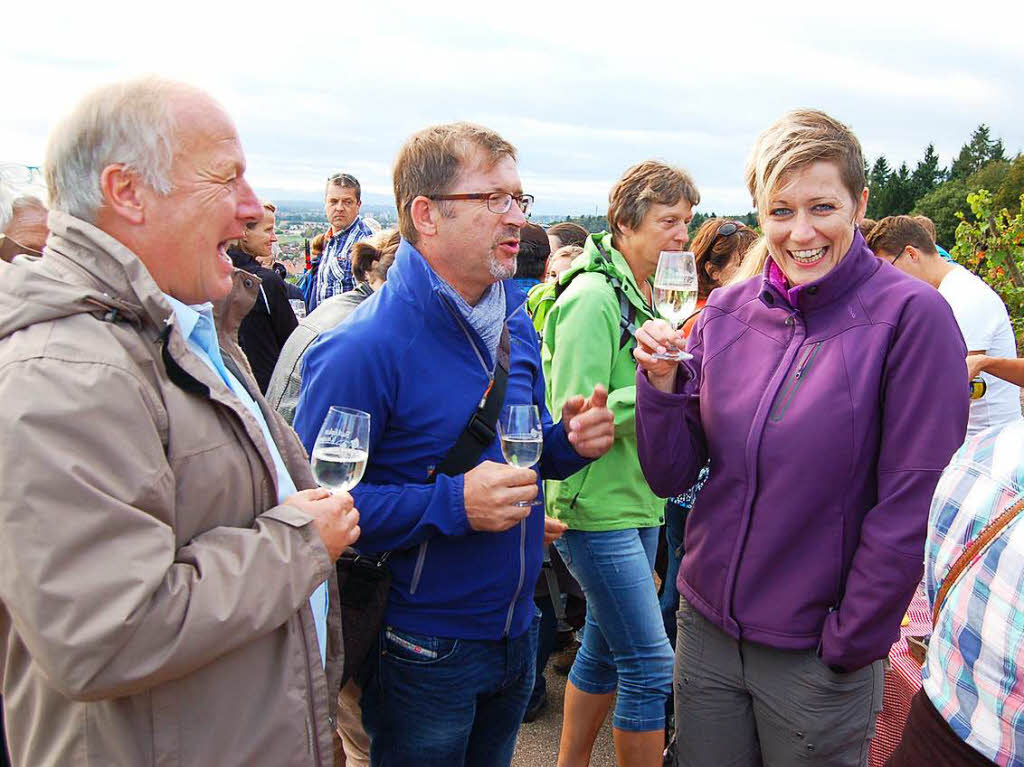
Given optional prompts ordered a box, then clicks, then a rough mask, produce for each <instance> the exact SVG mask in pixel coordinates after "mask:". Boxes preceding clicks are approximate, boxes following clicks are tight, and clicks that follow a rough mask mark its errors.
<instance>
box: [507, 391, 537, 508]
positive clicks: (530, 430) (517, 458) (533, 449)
mask: <svg viewBox="0 0 1024 767" xmlns="http://www.w3.org/2000/svg"><path fill="white" fill-rule="evenodd" d="M498 436H499V438H500V440H501V454H502V455H503V456H505V462H506V463H507V464H509V465H510V466H515V467H517V468H521V469H528V468H530V467H531V466H533V465H535V464H536V463H537V461H539V460H540V456H541V453H542V452H543V450H544V431H543V429H542V428H541V423H540V411H539V410H538V409H537V406H536V405H507V406H506V407H505V408H504V409H503V410H502V411H501V417H500V418H499V419H498ZM539 505H540V501H539V500H538V501H519V502H517V503H516V506H539Z"/></svg>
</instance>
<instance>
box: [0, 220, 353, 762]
mask: <svg viewBox="0 0 1024 767" xmlns="http://www.w3.org/2000/svg"><path fill="white" fill-rule="evenodd" d="M50 229H51V231H52V234H51V236H50V239H49V241H48V242H47V247H46V255H45V257H44V258H42V259H40V260H38V261H36V262H34V263H31V264H28V265H26V264H24V263H20V264H0V434H2V435H3V437H2V439H3V449H2V450H0V661H2V666H0V682H2V690H3V701H4V709H5V712H4V713H5V716H6V720H7V736H8V738H9V740H10V749H11V756H12V757H13V760H14V764H15V765H19V766H21V765H25V766H27V767H42V766H45V765H61V767H65V766H70V765H103V766H104V767H106V766H107V765H124V767H140V766H141V765H161V767H162V766H163V765H190V766H191V765H203V766H209V767H228V766H229V765H268V767H282V766H284V765H303V766H306V765H314V766H315V767H327V766H328V765H331V764H333V746H332V740H331V731H332V729H333V702H334V701H335V699H336V696H337V692H338V688H339V681H340V676H341V652H340V648H341V628H340V626H341V624H340V618H339V614H338V609H337V608H338V605H339V603H340V602H339V598H338V589H337V580H336V578H335V576H334V574H333V573H334V568H333V567H332V565H331V561H330V559H329V557H328V555H327V551H326V549H325V548H324V546H323V544H322V542H321V541H320V538H319V536H318V535H317V533H316V529H315V526H314V525H312V524H311V523H310V519H309V517H308V516H307V515H306V514H304V513H303V512H301V511H299V510H298V509H296V508H293V507H289V506H279V505H278V503H277V487H276V484H277V479H276V472H275V470H274V465H273V461H272V459H271V456H270V453H269V452H268V449H267V445H266V442H265V440H264V438H263V436H262V431H261V429H260V427H259V425H258V423H257V421H256V419H255V418H253V416H252V414H251V413H250V412H249V411H248V410H247V409H246V408H245V406H244V405H243V404H242V403H241V402H240V401H239V400H238V399H237V398H236V397H234V396H233V395H232V394H231V392H230V391H229V390H228V389H227V387H225V386H224V385H223V383H222V382H221V381H220V378H219V377H218V376H217V375H216V374H214V373H213V372H212V371H211V370H210V369H209V368H208V367H207V366H206V365H205V364H204V363H203V361H202V360H201V359H199V358H198V357H197V356H196V355H195V354H193V353H192V352H191V351H190V350H189V349H188V347H187V345H186V342H185V339H184V338H183V337H182V335H181V333H180V332H179V331H178V329H177V328H176V327H175V320H174V315H173V312H172V310H171V307H170V305H169V304H168V303H167V301H166V300H165V299H164V298H163V296H162V294H161V292H160V290H159V289H158V288H157V286H156V284H155V283H154V282H153V280H152V278H151V277H150V276H149V273H148V272H147V270H146V269H145V268H144V267H143V265H142V263H141V262H140V261H139V260H138V259H137V258H136V257H135V256H134V255H133V254H132V253H131V252H130V251H128V250H127V249H126V248H125V247H124V246H122V245H121V244H120V243H119V242H117V241H116V240H114V239H113V238H111V237H109V236H108V235H106V234H104V233H103V232H101V231H100V230H98V229H96V228H95V227H92V226H90V225H88V224H85V223H83V222H82V221H79V220H77V219H75V218H72V217H70V216H67V215H64V214H59V213H55V214H51V216H50ZM256 285H257V283H256V281H255V280H254V279H253V277H252V275H249V274H245V273H238V274H236V275H235V290H234V291H233V292H232V295H231V297H230V298H229V299H228V305H227V306H226V307H221V309H222V311H221V312H220V317H221V321H222V322H224V324H225V327H224V328H221V329H220V330H221V334H222V335H221V345H222V348H223V349H224V353H225V360H226V362H227V363H228V364H229V366H232V365H233V366H234V367H235V368H236V369H237V370H238V375H239V376H240V377H241V380H243V381H244V382H245V383H246V385H247V387H248V388H249V390H250V392H252V394H253V397H254V399H255V400H256V401H257V402H259V403H260V406H261V408H262V409H263V413H264V416H265V417H266V420H267V422H268V423H269V425H270V429H271V433H272V434H273V436H274V441H275V442H276V444H277V445H278V447H279V449H280V452H281V454H282V456H283V458H284V460H285V462H286V464H287V466H288V469H289V471H290V472H291V475H292V477H293V479H294V481H295V484H296V486H297V487H299V488H304V487H311V486H312V485H313V484H314V482H313V478H312V476H311V474H310V470H309V465H308V463H307V459H306V454H305V452H304V450H303V448H302V445H301V444H300V443H299V441H298V438H297V437H296V436H295V434H294V432H292V430H291V429H290V428H288V427H287V425H285V423H284V421H282V420H281V418H280V417H278V416H277V415H276V413H274V411H273V410H272V409H270V408H269V407H267V406H266V403H264V402H263V400H262V398H261V397H260V395H259V391H258V389H257V388H256V383H255V381H253V380H252V376H251V374H250V373H249V372H248V370H247V368H246V367H245V363H244V361H243V360H242V358H241V354H240V351H239V350H238V347H237V344H235V343H234V341H233V340H232V339H233V337H234V334H235V332H236V329H237V320H238V318H240V317H241V316H244V314H245V311H246V310H247V309H248V308H249V307H250V306H251V305H252V302H253V300H254V297H255V289H256ZM231 318H234V320H235V324H236V326H235V327H229V326H228V324H229V321H230V319H231ZM162 332H166V333H168V334H169V336H168V337H167V342H166V345H165V344H164V343H163V342H162V341H161V334H162ZM172 375H173V376H174V377H175V379H176V381H177V382H175V381H172V379H171V376H172ZM183 387H184V388H183ZM325 579H330V604H331V612H330V616H329V629H328V636H329V640H328V645H329V646H328V664H327V673H326V674H325V672H324V669H323V667H322V666H321V659H320V653H319V649H318V644H317V638H316V632H315V628H314V624H313V617H312V613H311V611H310V609H309V606H308V602H307V600H308V597H309V596H310V594H311V593H312V592H313V590H314V589H315V588H316V586H317V585H318V584H319V583H321V582H322V581H324V580H325Z"/></svg>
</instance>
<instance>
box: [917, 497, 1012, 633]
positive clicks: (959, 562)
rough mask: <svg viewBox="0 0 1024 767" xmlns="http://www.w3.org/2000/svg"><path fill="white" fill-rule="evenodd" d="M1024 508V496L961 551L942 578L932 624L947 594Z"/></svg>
mask: <svg viewBox="0 0 1024 767" xmlns="http://www.w3.org/2000/svg"><path fill="white" fill-rule="evenodd" d="M1022 509H1024V498H1021V499H1020V500H1018V501H1017V502H1016V503H1015V504H1013V505H1012V506H1011V507H1010V508H1008V509H1007V510H1006V511H1004V512H1003V513H1002V514H1000V515H999V516H998V517H996V518H995V519H993V520H992V521H991V522H989V523H988V524H987V525H985V527H984V528H982V531H981V532H980V533H978V535H977V536H976V537H975V538H974V540H972V541H971V542H970V543H969V544H968V546H967V548H965V549H964V550H963V552H961V554H960V556H959V557H957V559H956V561H955V562H954V563H953V566H952V567H951V568H949V572H947V573H946V577H945V578H943V579H942V583H941V584H939V590H938V593H937V594H936V596H935V606H934V607H933V608H932V626H935V625H937V624H938V622H939V611H940V610H942V605H943V603H945V601H946V596H947V595H948V594H949V592H950V590H951V589H952V588H953V586H955V585H956V582H957V581H958V580H960V577H961V576H962V575H963V574H964V572H965V571H966V570H967V568H968V566H970V564H971V562H973V561H974V560H975V559H976V558H977V557H978V556H980V555H981V553H982V551H983V550H984V549H985V548H987V547H988V545H989V544H990V543H992V541H993V540H994V539H995V537H996V536H997V535H999V533H1001V532H1002V531H1003V530H1004V529H1005V528H1006V526H1007V525H1008V524H1010V523H1011V522H1012V521H1013V520H1014V519H1015V518H1016V517H1017V515H1018V514H1020V512H1021V510H1022Z"/></svg>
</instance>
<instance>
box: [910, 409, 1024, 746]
mask: <svg viewBox="0 0 1024 767" xmlns="http://www.w3.org/2000/svg"><path fill="white" fill-rule="evenodd" d="M1022 496H1024V422H1021V421H1018V422H1016V423H1012V424H1010V425H1009V426H1006V427H1004V428H1002V429H990V430H987V431H985V432H982V433H981V434H979V435H978V436H977V437H975V438H973V439H971V440H969V441H968V442H967V443H966V444H965V445H964V446H963V447H961V448H960V450H959V451H958V452H957V453H956V455H954V456H953V460H952V461H951V462H950V464H949V466H948V467H947V468H946V470H945V471H944V472H943V474H942V478H941V479H940V480H939V483H938V485H937V487H936V490H935V496H934V498H933V500H932V506H931V511H930V514H929V520H928V540H927V542H926V544H925V585H926V587H927V591H928V599H929V601H930V602H931V603H932V604H933V605H934V602H935V598H936V595H937V592H938V590H939V588H940V587H941V585H942V581H943V579H944V578H945V576H946V574H947V573H948V571H949V569H950V568H951V567H952V566H953V564H954V563H955V562H956V560H957V558H958V557H959V556H960V554H961V553H962V552H963V550H964V549H965V548H966V547H967V546H968V545H969V544H970V542H971V541H972V540H973V539H974V538H975V537H976V536H977V535H978V533H980V532H981V530H982V529H983V528H984V527H985V525H987V524H988V523H989V522H990V521H991V520H993V519H995V518H996V517H997V516H999V514H1001V513H1002V512H1003V511H1004V510H1006V509H1007V508H1009V507H1010V506H1011V505H1013V504H1014V503H1015V502H1016V501H1017V500H1019V499H1020V498H1021V497H1022ZM922 678H923V682H924V691H925V693H926V694H927V695H928V698H929V699H930V700H931V702H932V703H933V704H934V705H935V708H936V709H937V710H938V711H939V712H940V713H941V714H942V716H943V718H945V720H946V721H947V722H949V725H950V727H951V728H952V729H953V731H954V732H956V734H957V735H958V736H959V737H960V738H961V739H962V740H963V741H965V742H966V743H967V744H968V745H970V746H971V747H972V748H974V749H975V750H976V751H978V752H979V753H981V754H983V755H984V756H986V757H987V758H989V759H991V760H992V761H994V762H995V763H996V764H1000V765H1019V764H1024V521H1022V518H1021V517H1020V516H1018V517H1017V519H1015V520H1014V521H1012V522H1011V523H1010V524H1009V525H1008V526H1007V527H1006V528H1005V529H1004V530H1003V531H1002V532H1001V533H1000V534H999V535H998V536H997V537H996V538H995V540H994V541H993V542H992V543H991V544H990V545H989V546H988V547H987V548H986V549H985V550H983V551H982V552H981V554H980V556H979V557H978V558H977V559H976V560H975V561H973V562H972V563H971V564H970V565H969V566H968V568H967V569H966V570H965V571H964V573H963V575H962V576H961V578H960V580H959V581H958V583H957V584H956V585H955V586H954V587H953V588H952V589H951V590H950V591H949V593H948V594H947V597H946V601H945V603H944V605H943V607H942V611H941V612H940V614H939V619H938V623H937V624H936V626H935V629H934V631H933V633H932V636H931V639H930V641H929V648H928V654H927V657H926V660H925V666H924V668H923V669H922Z"/></svg>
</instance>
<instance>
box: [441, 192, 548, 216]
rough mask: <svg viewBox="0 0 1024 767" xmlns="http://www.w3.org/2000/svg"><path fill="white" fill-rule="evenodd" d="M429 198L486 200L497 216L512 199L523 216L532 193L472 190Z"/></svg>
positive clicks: (529, 203) (506, 209) (508, 208)
mask: <svg viewBox="0 0 1024 767" xmlns="http://www.w3.org/2000/svg"><path fill="white" fill-rule="evenodd" d="M427 199H429V200H435V201H438V200H486V201H487V210H489V211H491V213H497V214H498V215H499V216H500V215H504V214H505V213H508V212H509V210H511V208H512V201H513V200H515V201H516V205H518V206H519V210H521V211H523V215H524V216H528V215H530V208H531V207H532V206H533V195H532V194H509V193H508V192H472V193H469V194H435V195H430V196H429V197H428V198H427Z"/></svg>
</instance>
